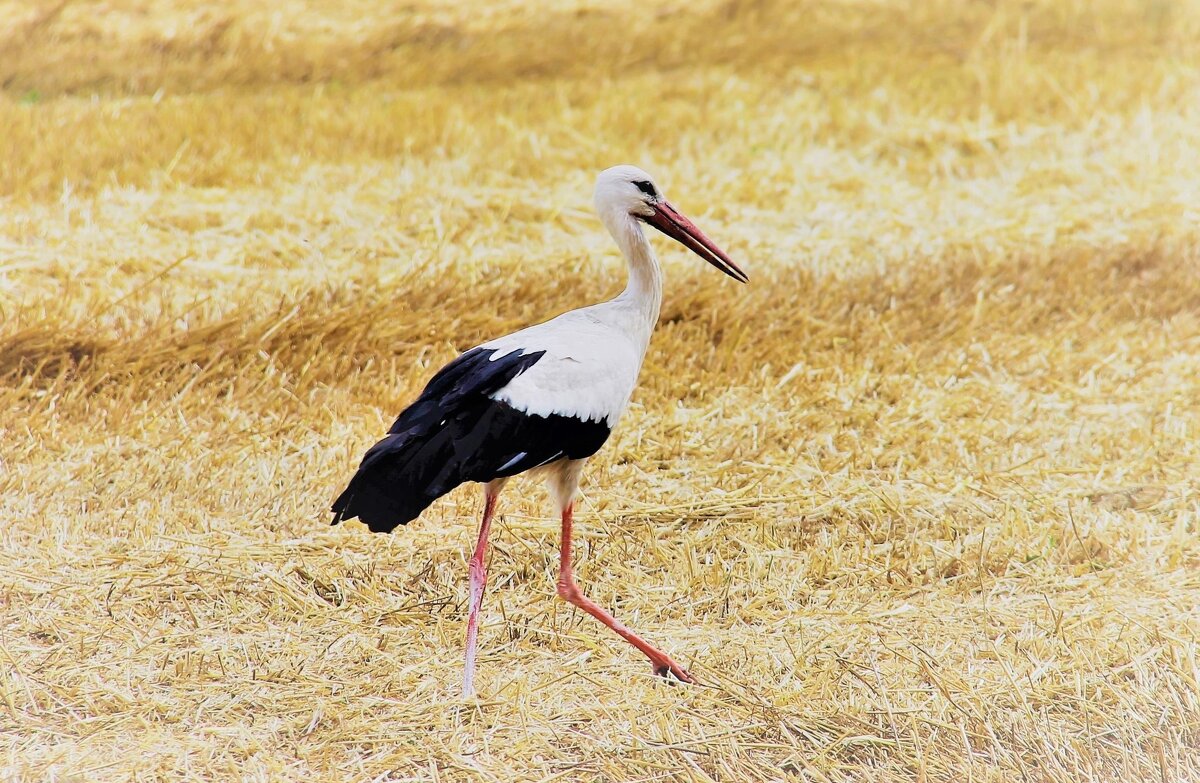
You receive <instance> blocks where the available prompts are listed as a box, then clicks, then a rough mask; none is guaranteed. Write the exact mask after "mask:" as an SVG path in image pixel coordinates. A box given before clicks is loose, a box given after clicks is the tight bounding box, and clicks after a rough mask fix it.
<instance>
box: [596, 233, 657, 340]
mask: <svg viewBox="0 0 1200 783" xmlns="http://www.w3.org/2000/svg"><path fill="white" fill-rule="evenodd" d="M601 219H602V220H603V221H604V226H605V228H607V229H608V233H610V234H612V237H613V239H614V240H616V243H617V246H618V247H619V248H621V254H622V255H624V256H625V262H626V263H627V264H628V265H629V283H628V284H627V285H626V286H625V290H624V291H622V292H621V294H620V296H618V297H617V298H616V299H613V300H612V301H613V304H619V305H623V306H625V307H628V308H629V309H631V310H632V311H633V314H634V318H635V322H634V323H631V324H630V327H632V328H631V331H636V332H637V333H638V335H639V336H640V337H642V338H643V341H644V342H645V343H649V342H650V332H652V331H653V330H654V325H655V324H656V323H658V313H659V310H660V309H661V308H662V296H663V290H662V270H661V269H659V266H658V259H657V258H655V256H654V250H653V248H651V247H650V240H648V239H647V238H646V234H645V232H644V231H643V230H642V224H641V223H640V222H639V221H638V220H636V219H635V218H633V217H631V216H630V215H629V213H628V212H625V211H623V210H607V211H605V212H603V213H602V214H601Z"/></svg>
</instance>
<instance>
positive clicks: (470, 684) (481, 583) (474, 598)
mask: <svg viewBox="0 0 1200 783" xmlns="http://www.w3.org/2000/svg"><path fill="white" fill-rule="evenodd" d="M494 483H495V482H493V484H494ZM501 483H502V482H501ZM493 484H488V485H487V487H486V488H485V489H484V501H483V521H482V522H480V523H479V540H478V541H476V542H475V553H474V554H473V555H471V562H470V564H469V565H468V566H467V569H468V572H469V573H470V575H471V593H470V598H469V599H468V607H467V660H466V664H465V665H464V667H463V687H462V692H463V698H470V697H471V696H473V695H475V645H476V643H477V642H478V640H479V605H480V604H482V603H483V589H484V588H485V587H486V586H487V565H486V564H485V562H484V557H485V556H486V555H487V543H488V532H489V531H490V530H491V527H492V515H493V514H494V513H495V512H496V499H497V498H498V497H499V496H500V485H495V486H493Z"/></svg>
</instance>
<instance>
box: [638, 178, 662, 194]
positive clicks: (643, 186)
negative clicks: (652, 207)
mask: <svg viewBox="0 0 1200 783" xmlns="http://www.w3.org/2000/svg"><path fill="white" fill-rule="evenodd" d="M633 184H635V185H637V188H638V190H640V191H642V192H643V193H645V194H646V195H647V196H650V197H651V198H658V191H657V190H655V189H654V183H653V182H650V181H649V180H641V181H640V182H635V183H633Z"/></svg>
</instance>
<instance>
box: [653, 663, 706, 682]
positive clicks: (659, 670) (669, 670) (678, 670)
mask: <svg viewBox="0 0 1200 783" xmlns="http://www.w3.org/2000/svg"><path fill="white" fill-rule="evenodd" d="M650 665H651V666H653V667H654V673H655V674H656V675H658V676H659V677H662V678H663V679H664V680H670V679H671V678H672V677H674V678H675V679H677V680H679V681H680V682H686V683H687V684H688V685H697V684H699V683H698V682H697V681H696V678H695V677H693V676H692V675H691V674H689V673H688V670H687V669H685V668H683V667H682V666H680V665H679V664H677V663H675V661H673V660H671V659H670V658H663V660H661V661H654V660H652V661H650Z"/></svg>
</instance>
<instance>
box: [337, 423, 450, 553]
mask: <svg viewBox="0 0 1200 783" xmlns="http://www.w3.org/2000/svg"><path fill="white" fill-rule="evenodd" d="M460 462H461V461H460V460H459V459H457V458H456V456H455V453H454V444H453V442H452V439H451V437H450V433H449V432H447V431H446V430H442V431H440V432H435V433H433V434H432V436H429V437H421V436H416V437H414V434H413V433H399V434H394V435H388V436H387V437H386V438H384V439H383V440H381V441H379V442H378V443H376V444H375V445H374V446H373V447H372V448H371V450H370V451H368V452H367V454H366V456H365V457H364V458H363V461H362V465H361V466H359V468H358V472H357V473H355V474H354V478H352V479H350V484H349V486H347V487H346V489H345V491H343V492H342V494H341V495H339V496H338V499H337V500H335V501H333V508H332V511H333V523H332V524H334V525H336V524H337V523H339V522H342V521H344V520H348V519H354V518H355V517H358V518H359V519H361V520H362V521H363V522H365V523H366V524H367V527H369V528H371V530H372V531H373V532H376V533H388V532H390V531H392V530H394V529H395V528H396V527H397V526H399V525H407V524H408V523H409V522H411V521H412V520H414V519H416V518H417V516H419V515H420V513H421V512H422V511H424V510H425V509H426V508H428V507H429V505H430V504H431V503H433V501H435V500H437V499H438V498H440V497H441V496H442V495H445V494H446V493H447V492H449V491H450V490H452V489H454V488H455V487H457V486H458V485H459V484H461V483H462V482H463V481H464V478H463V476H462V466H461V464H460Z"/></svg>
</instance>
